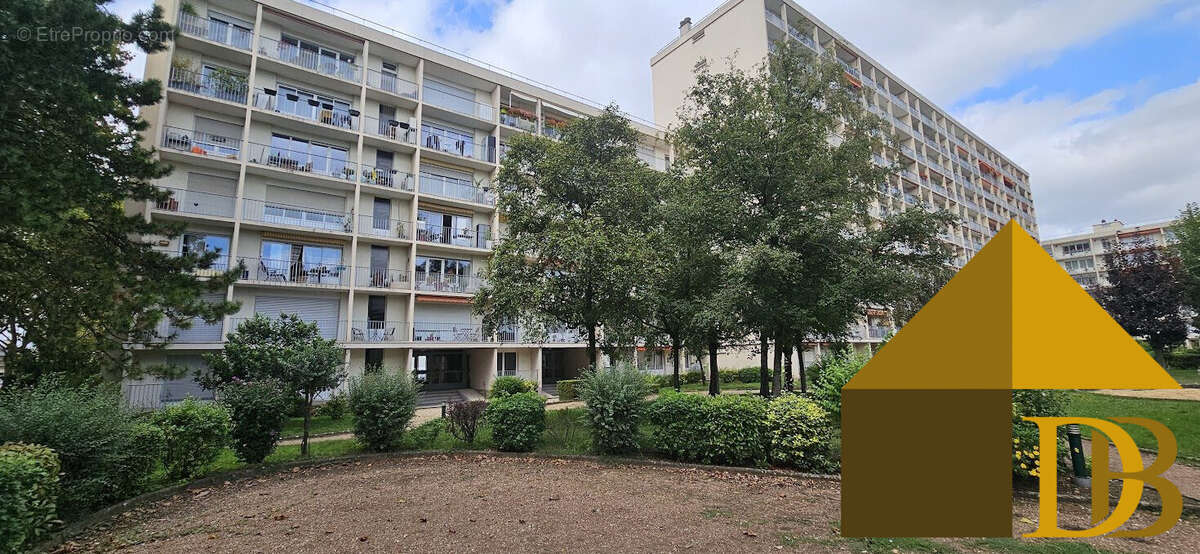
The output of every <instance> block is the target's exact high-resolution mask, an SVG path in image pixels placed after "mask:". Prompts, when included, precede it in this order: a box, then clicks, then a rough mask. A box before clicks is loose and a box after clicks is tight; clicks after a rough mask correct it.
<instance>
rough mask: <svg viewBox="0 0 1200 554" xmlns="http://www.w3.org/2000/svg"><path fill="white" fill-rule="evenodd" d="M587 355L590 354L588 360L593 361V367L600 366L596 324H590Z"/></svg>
mask: <svg viewBox="0 0 1200 554" xmlns="http://www.w3.org/2000/svg"><path fill="white" fill-rule="evenodd" d="M587 355H588V360H589V361H591V363H592V369H596V368H598V367H600V363H599V360H597V359H596V326H595V325H590V326H588V346H587Z"/></svg>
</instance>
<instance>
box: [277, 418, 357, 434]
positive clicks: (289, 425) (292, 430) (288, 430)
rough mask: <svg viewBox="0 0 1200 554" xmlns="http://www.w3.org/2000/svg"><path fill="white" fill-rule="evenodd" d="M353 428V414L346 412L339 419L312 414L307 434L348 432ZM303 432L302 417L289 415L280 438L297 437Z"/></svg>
mask: <svg viewBox="0 0 1200 554" xmlns="http://www.w3.org/2000/svg"><path fill="white" fill-rule="evenodd" d="M353 429H354V416H352V415H349V414H346V415H344V416H342V417H341V419H337V420H333V419H329V416H313V418H312V421H311V422H310V423H309V431H308V432H309V436H312V435H321V434H325V433H349V432H350V431H352V430H353ZM303 433H304V418H302V417H289V418H288V420H287V421H286V422H284V424H283V433H282V434H281V435H280V438H284V439H298V438H300V436H301V435H302V434H303Z"/></svg>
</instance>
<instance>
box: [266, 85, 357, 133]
mask: <svg viewBox="0 0 1200 554" xmlns="http://www.w3.org/2000/svg"><path fill="white" fill-rule="evenodd" d="M276 98H278V101H277V103H276V104H275V111H277V112H281V113H286V114H290V115H296V116H299V117H303V118H305V119H311V120H313V121H320V122H321V123H325V124H327V125H333V126H335V127H346V128H349V127H351V126H352V123H353V121H352V119H351V117H350V108H351V105H350V103H349V102H347V101H345V100H341V99H338V98H334V97H332V96H326V95H323V94H320V93H316V92H310V91H306V90H303V89H300V88H296V87H290V86H285V85H279V93H278V94H277V96H276Z"/></svg>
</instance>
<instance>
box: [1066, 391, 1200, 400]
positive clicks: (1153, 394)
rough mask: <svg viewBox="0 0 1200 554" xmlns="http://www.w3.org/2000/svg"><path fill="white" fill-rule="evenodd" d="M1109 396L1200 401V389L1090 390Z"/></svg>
mask: <svg viewBox="0 0 1200 554" xmlns="http://www.w3.org/2000/svg"><path fill="white" fill-rule="evenodd" d="M1089 392H1094V393H1097V394H1107V395H1109V396H1126V397H1130V398H1157V399H1160V400H1194V401H1197V402H1200V389H1163V390H1119V389H1101V390H1094V391H1089Z"/></svg>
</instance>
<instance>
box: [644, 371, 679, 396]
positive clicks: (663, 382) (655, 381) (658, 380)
mask: <svg viewBox="0 0 1200 554" xmlns="http://www.w3.org/2000/svg"><path fill="white" fill-rule="evenodd" d="M642 379H643V380H645V381H646V386H647V387H650V389H651V390H653V391H655V392H658V389H665V388H674V386H675V385H674V384H672V383H671V376H670V375H656V374H654V373H643V374H642Z"/></svg>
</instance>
